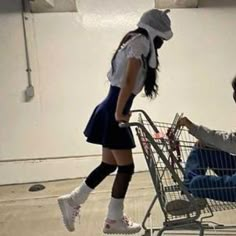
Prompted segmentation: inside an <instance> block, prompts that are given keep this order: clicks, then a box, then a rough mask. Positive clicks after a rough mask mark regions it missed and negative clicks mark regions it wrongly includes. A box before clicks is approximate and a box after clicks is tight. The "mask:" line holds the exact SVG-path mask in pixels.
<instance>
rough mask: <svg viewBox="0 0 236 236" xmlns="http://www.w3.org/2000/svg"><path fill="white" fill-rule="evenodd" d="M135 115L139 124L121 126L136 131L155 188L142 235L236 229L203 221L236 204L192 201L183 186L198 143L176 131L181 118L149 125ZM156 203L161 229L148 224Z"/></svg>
mask: <svg viewBox="0 0 236 236" xmlns="http://www.w3.org/2000/svg"><path fill="white" fill-rule="evenodd" d="M134 112H138V113H139V119H138V122H131V123H123V124H120V126H121V127H128V126H129V127H132V126H134V127H135V129H136V133H137V136H138V139H139V142H140V145H141V148H142V151H143V154H144V157H145V160H146V163H147V166H148V169H149V172H150V175H151V179H152V182H153V185H154V188H155V193H156V194H155V196H154V199H153V201H152V202H151V204H150V206H149V208H148V210H147V212H146V214H145V217H144V220H143V223H142V226H143V228H144V229H145V235H153V234H154V232H157V234H155V235H157V236H161V235H162V233H163V232H164V231H166V230H198V231H199V235H200V236H203V235H204V231H205V229H211V228H214V230H216V229H226V228H230V229H232V228H236V226H234V225H230V226H226V225H222V224H217V223H214V222H211V224H209V222H210V221H206V219H207V218H210V217H212V216H213V215H214V212H217V211H225V210H231V209H235V208H236V203H234V202H222V201H216V200H212V199H198V198H195V197H194V196H193V195H192V194H190V193H189V191H188V189H187V188H186V185H185V184H184V183H183V180H184V176H183V174H184V167H185V163H186V159H187V157H188V155H189V153H190V151H191V150H192V148H193V147H194V146H195V144H196V141H197V140H196V139H195V138H194V137H193V136H191V135H190V134H189V133H188V131H187V130H185V129H181V130H180V129H177V128H176V123H177V121H178V119H179V117H180V116H179V115H178V114H176V117H175V119H174V121H173V123H172V124H170V123H164V122H154V121H152V120H151V118H150V117H149V116H148V115H147V113H146V112H145V111H143V110H133V111H132V113H134ZM209 174H213V173H209ZM157 200H158V201H159V204H160V207H161V210H162V212H163V214H164V222H163V225H162V226H161V227H160V226H159V227H152V226H151V227H148V226H147V221H148V219H149V218H151V217H152V214H151V212H152V209H153V207H154V205H155V203H156V201H157ZM173 206H174V207H173ZM176 206H177V208H176ZM178 206H179V207H178ZM212 224H213V225H214V227H213V226H212ZM235 235H236V233H235Z"/></svg>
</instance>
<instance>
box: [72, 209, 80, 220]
mask: <svg viewBox="0 0 236 236" xmlns="http://www.w3.org/2000/svg"><path fill="white" fill-rule="evenodd" d="M79 210H80V206H77V207H73V212H72V217H73V220H75V218H76V216H79V219H80V215H79Z"/></svg>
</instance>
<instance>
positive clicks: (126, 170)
mask: <svg viewBox="0 0 236 236" xmlns="http://www.w3.org/2000/svg"><path fill="white" fill-rule="evenodd" d="M117 173H118V174H125V175H129V176H130V179H131V177H132V175H133V173H134V163H131V164H129V165H125V166H118V171H117Z"/></svg>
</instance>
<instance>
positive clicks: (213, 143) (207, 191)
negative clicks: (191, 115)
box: [177, 77, 236, 202]
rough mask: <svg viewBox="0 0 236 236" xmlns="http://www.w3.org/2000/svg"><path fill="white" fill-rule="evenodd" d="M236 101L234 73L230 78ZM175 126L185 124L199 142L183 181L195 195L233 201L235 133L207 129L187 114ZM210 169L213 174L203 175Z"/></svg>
mask: <svg viewBox="0 0 236 236" xmlns="http://www.w3.org/2000/svg"><path fill="white" fill-rule="evenodd" d="M232 87H233V98H234V101H235V102H236V77H235V78H234V79H233V81H232ZM177 126H178V127H186V128H187V129H188V130H189V133H190V134H192V135H193V136H195V137H196V138H197V139H198V140H199V142H198V143H197V144H198V145H196V147H195V148H193V150H192V151H191V153H190V155H189V156H188V158H187V161H186V165H185V173H184V183H185V184H186V186H187V188H188V190H189V191H190V192H191V193H192V194H193V195H194V196H195V197H199V198H210V199H215V200H219V201H230V202H235V201H236V133H233V132H232V133H229V132H225V131H216V130H211V129H209V128H207V127H204V126H201V125H196V124H195V123H193V122H192V121H191V120H190V119H188V118H187V117H183V118H180V120H179V121H178V124H177ZM207 169H211V170H213V171H214V172H215V174H216V175H206V172H207Z"/></svg>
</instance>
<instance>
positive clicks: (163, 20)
mask: <svg viewBox="0 0 236 236" xmlns="http://www.w3.org/2000/svg"><path fill="white" fill-rule="evenodd" d="M168 12H170V10H169V9H167V10H165V11H160V10H158V9H151V10H149V11H147V12H145V13H144V14H143V15H142V17H141V18H140V20H139V22H138V24H137V26H138V27H139V28H143V29H145V30H146V31H147V32H148V35H149V40H150V44H151V55H150V59H149V66H150V67H152V68H156V65H157V62H156V53H155V50H156V49H155V47H154V43H153V40H154V38H155V37H156V36H158V37H160V38H161V39H163V40H169V39H170V38H172V36H173V32H172V30H171V20H170V18H169V17H168V15H167V13H168Z"/></svg>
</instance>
